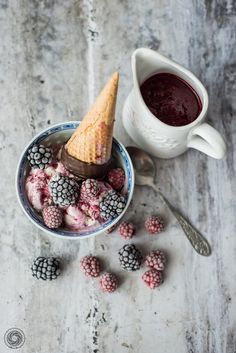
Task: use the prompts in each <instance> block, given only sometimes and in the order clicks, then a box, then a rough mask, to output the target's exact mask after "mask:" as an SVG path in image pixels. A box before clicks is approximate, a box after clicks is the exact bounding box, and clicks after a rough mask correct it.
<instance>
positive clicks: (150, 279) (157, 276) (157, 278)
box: [142, 269, 163, 289]
mask: <svg viewBox="0 0 236 353" xmlns="http://www.w3.org/2000/svg"><path fill="white" fill-rule="evenodd" d="M142 279H143V281H144V282H145V283H146V285H147V286H148V287H150V288H151V289H154V288H156V287H158V286H160V285H161V284H162V283H163V272H162V271H158V270H155V269H151V270H148V271H146V272H144V274H143V275H142Z"/></svg>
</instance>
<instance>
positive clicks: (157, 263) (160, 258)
mask: <svg viewBox="0 0 236 353" xmlns="http://www.w3.org/2000/svg"><path fill="white" fill-rule="evenodd" d="M165 263H166V258H165V255H164V253H163V251H160V250H156V251H152V252H151V253H150V254H148V255H147V256H146V259H145V265H146V266H148V267H150V268H154V269H155V270H158V271H163V270H164V268H165Z"/></svg>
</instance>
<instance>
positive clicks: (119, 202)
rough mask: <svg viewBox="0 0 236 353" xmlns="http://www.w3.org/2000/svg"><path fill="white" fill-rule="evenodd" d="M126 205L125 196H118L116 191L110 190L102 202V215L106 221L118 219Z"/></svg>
mask: <svg viewBox="0 0 236 353" xmlns="http://www.w3.org/2000/svg"><path fill="white" fill-rule="evenodd" d="M125 205H126V199H125V198H124V196H121V195H119V194H117V192H116V191H115V190H109V191H108V192H107V194H106V195H105V196H104V197H103V198H102V200H101V201H100V205H99V206H100V213H101V217H102V218H103V219H104V220H108V219H113V218H116V217H117V216H119V215H120V214H121V212H122V211H123V209H124V208H125Z"/></svg>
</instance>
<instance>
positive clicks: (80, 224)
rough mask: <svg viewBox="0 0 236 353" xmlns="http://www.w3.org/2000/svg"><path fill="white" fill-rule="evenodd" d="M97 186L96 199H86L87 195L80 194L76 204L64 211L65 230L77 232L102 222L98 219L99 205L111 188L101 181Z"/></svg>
mask: <svg viewBox="0 0 236 353" xmlns="http://www.w3.org/2000/svg"><path fill="white" fill-rule="evenodd" d="M98 184H99V193H98V195H97V196H96V197H89V198H88V197H87V195H85V194H83V193H81V194H80V198H79V200H78V203H77V204H76V205H75V206H69V207H68V208H66V209H65V217H64V221H65V225H66V226H67V228H69V229H71V230H79V229H83V228H85V227H88V226H92V225H96V223H97V224H99V222H101V221H102V220H101V219H100V207H99V203H100V201H101V199H102V197H103V196H104V195H105V194H106V192H107V191H108V190H111V189H112V188H111V186H110V185H109V184H107V183H105V182H102V181H98Z"/></svg>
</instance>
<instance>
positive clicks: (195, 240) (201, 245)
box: [151, 184, 211, 256]
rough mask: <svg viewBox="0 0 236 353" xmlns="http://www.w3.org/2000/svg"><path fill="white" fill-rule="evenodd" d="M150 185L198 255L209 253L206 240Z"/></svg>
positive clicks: (209, 249)
mask: <svg viewBox="0 0 236 353" xmlns="http://www.w3.org/2000/svg"><path fill="white" fill-rule="evenodd" d="M151 187H152V188H153V189H154V190H155V191H156V192H157V193H158V194H159V195H160V197H161V199H162V201H163V202H164V203H165V204H166V205H167V206H168V207H169V209H170V210H171V212H172V213H173V214H174V216H175V217H176V219H177V221H178V222H179V224H180V225H181V227H182V229H183V231H184V233H185V235H186V236H187V238H188V240H189V241H190V243H191V245H192V246H193V248H194V249H195V251H196V252H197V253H198V254H200V255H204V256H209V255H210V254H211V248H210V245H209V243H208V241H207V240H206V239H205V238H204V237H203V236H202V235H201V234H200V233H199V232H198V231H197V230H196V229H194V228H193V227H192V226H191V224H190V223H189V222H188V221H187V220H186V219H185V218H184V217H183V216H182V215H181V214H179V212H178V211H176V209H175V208H174V207H173V206H172V205H171V204H170V203H169V201H168V200H167V199H166V198H165V196H164V195H163V194H162V192H161V191H160V190H159V189H158V188H157V187H156V186H155V185H153V184H152V185H151Z"/></svg>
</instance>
